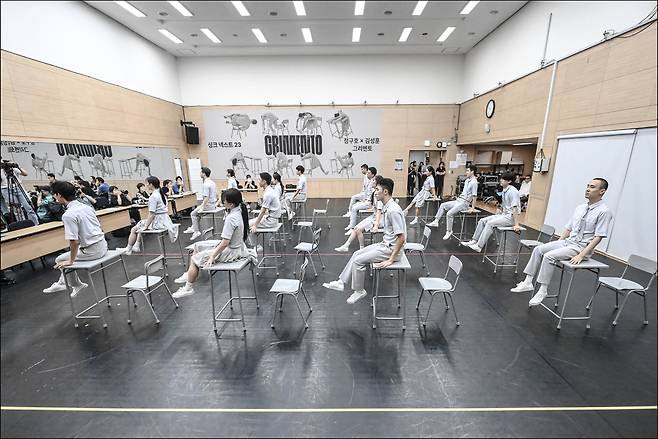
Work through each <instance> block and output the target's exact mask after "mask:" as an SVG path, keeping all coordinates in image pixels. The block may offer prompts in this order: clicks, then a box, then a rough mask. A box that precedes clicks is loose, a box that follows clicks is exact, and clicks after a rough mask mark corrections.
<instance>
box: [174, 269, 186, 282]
mask: <svg viewBox="0 0 658 439" xmlns="http://www.w3.org/2000/svg"><path fill="white" fill-rule="evenodd" d="M186 282H187V271H186V272H185V273H183V274H181V275H180V276H178V277H177V278H176V279H174V283H175V284H184V283H186Z"/></svg>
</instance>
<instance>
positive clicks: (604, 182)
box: [593, 177, 608, 191]
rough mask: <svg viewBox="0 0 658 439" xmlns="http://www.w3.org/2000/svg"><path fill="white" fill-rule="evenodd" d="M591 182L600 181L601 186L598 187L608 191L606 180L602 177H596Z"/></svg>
mask: <svg viewBox="0 0 658 439" xmlns="http://www.w3.org/2000/svg"><path fill="white" fill-rule="evenodd" d="M593 180H598V181H600V182H601V185H600V186H601V189H605V190H606V191H607V190H608V180H606V179H605V178H603V177H596V178H593Z"/></svg>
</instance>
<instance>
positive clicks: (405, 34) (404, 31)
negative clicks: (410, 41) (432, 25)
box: [398, 27, 413, 43]
mask: <svg viewBox="0 0 658 439" xmlns="http://www.w3.org/2000/svg"><path fill="white" fill-rule="evenodd" d="M411 29H413V28H411V27H405V28H404V29H402V33H401V34H400V39H399V40H398V41H399V42H401V43H404V42H406V41H407V38H409V34H410V33H411Z"/></svg>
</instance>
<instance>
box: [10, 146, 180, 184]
mask: <svg viewBox="0 0 658 439" xmlns="http://www.w3.org/2000/svg"><path fill="white" fill-rule="evenodd" d="M0 152H1V156H2V160H9V161H11V162H15V163H18V164H19V165H20V167H21V168H22V169H23V170H25V171H26V172H27V173H28V176H27V177H23V178H24V179H27V180H43V181H47V180H48V177H47V174H48V173H50V172H52V173H53V174H55V176H56V178H57V179H58V180H72V179H73V177H74V176H75V175H79V176H80V177H82V178H84V179H88V178H89V177H90V176H92V175H93V176H95V177H103V178H104V179H112V180H141V179H144V178H146V177H148V176H150V175H154V176H156V177H158V178H160V179H164V178H169V179H172V180H173V179H174V177H175V174H174V172H175V171H174V162H173V153H172V151H171V150H170V149H168V148H145V147H139V146H116V145H99V144H78V143H41V142H17V141H13V140H3V141H2V147H1V150H0Z"/></svg>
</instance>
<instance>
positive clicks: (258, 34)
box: [251, 27, 267, 44]
mask: <svg viewBox="0 0 658 439" xmlns="http://www.w3.org/2000/svg"><path fill="white" fill-rule="evenodd" d="M251 31H252V32H253V33H254V35H255V36H256V39H258V42H259V43H263V44H264V43H267V38H265V35H263V32H262V31H261V30H260V29H258V28H257V27H256V28H254V29H252V30H251Z"/></svg>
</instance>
